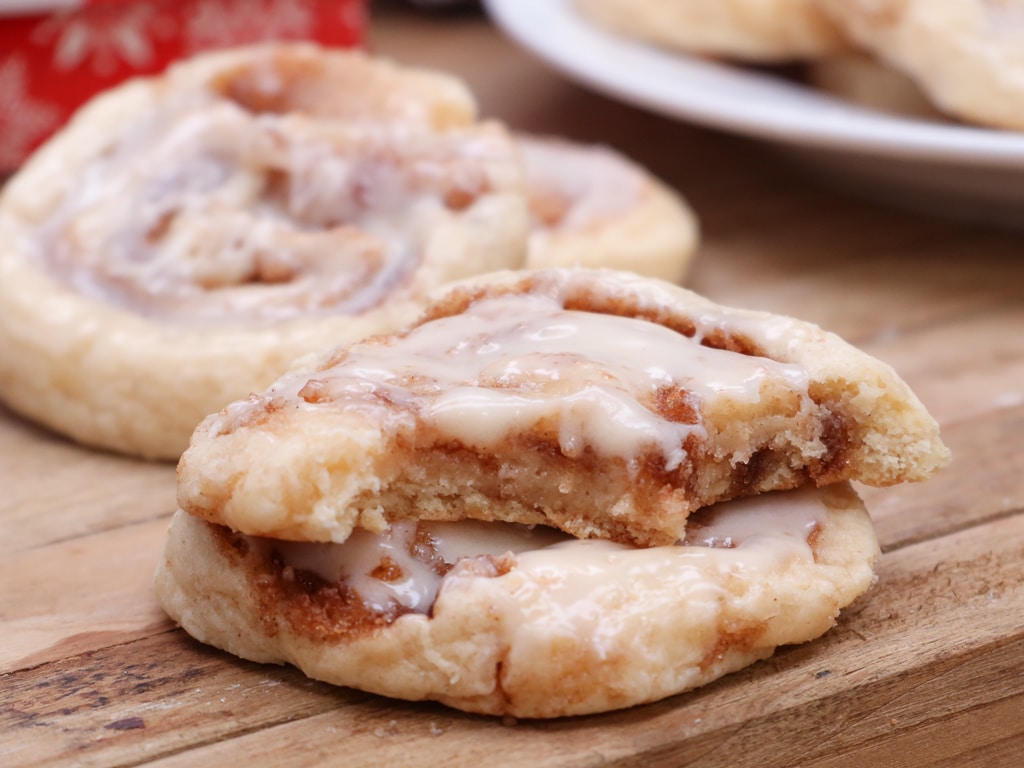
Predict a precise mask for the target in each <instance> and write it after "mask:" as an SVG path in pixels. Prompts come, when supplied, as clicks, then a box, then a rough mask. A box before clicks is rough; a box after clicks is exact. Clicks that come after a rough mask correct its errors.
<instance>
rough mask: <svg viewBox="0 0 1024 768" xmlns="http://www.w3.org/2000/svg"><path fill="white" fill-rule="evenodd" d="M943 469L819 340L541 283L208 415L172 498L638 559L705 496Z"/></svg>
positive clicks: (795, 329)
mask: <svg viewBox="0 0 1024 768" xmlns="http://www.w3.org/2000/svg"><path fill="white" fill-rule="evenodd" d="M947 460H948V451H947V449H946V448H945V446H943V444H942V442H941V440H940V438H939V432H938V427H937V425H936V423H935V421H934V420H933V419H932V418H931V416H930V415H929V414H928V413H927V411H926V410H925V408H924V407H923V406H922V405H921V403H920V402H919V401H918V400H917V398H916V397H915V396H914V395H913V393H912V392H911V391H910V389H909V388H908V387H907V385H906V384H905V383H904V382H903V381H902V380H900V379H899V378H898V377H897V376H896V374H895V373H894V372H893V371H892V369H891V368H890V367H888V366H886V365H884V364H883V363H881V362H879V361H877V360H875V359H873V358H871V357H869V356H868V355H866V354H864V353H863V352H860V351H859V350H857V349H855V348H854V347H852V346H850V345H849V344H847V343H845V342H843V341H842V340H841V339H839V338H838V337H836V336H834V335H832V334H829V333H826V332H825V331H822V330H821V329H820V328H818V327H817V326H814V325H811V324H809V323H805V322H801V321H798V320H795V319H793V318H788V317H783V316H776V315H770V314H766V313H759V312H752V311H744V310H739V309H734V308H728V307H724V306H721V305H718V304H715V303H713V302H711V301H708V300H707V299H704V298H702V297H700V296H698V295H696V294H694V293H692V292H690V291H687V290H685V289H683V288H680V287H678V286H674V285H671V284H669V283H666V282H663V281H659V280H654V279H650V278H642V277H639V276H637V275H635V274H632V273H624V272H614V271H609V270H598V271H592V270H586V269H579V268H577V269H562V270H557V269H556V270H539V271H526V272H506V273H497V274H492V275H485V276H480V277H478V278H472V279H470V280H468V281H465V282H462V283H459V284H457V285H456V286H455V287H453V288H451V289H450V290H447V291H445V292H443V293H442V295H441V296H439V297H438V298H437V300H436V301H434V302H433V303H432V304H431V305H430V306H429V307H428V309H427V310H426V312H425V314H424V315H423V316H422V317H421V318H420V319H419V321H418V322H417V323H416V324H414V325H413V326H411V327H410V328H408V329H406V330H404V331H402V332H399V333H395V334H390V335H382V336H378V337H376V338H373V339H370V340H367V341H365V342H361V343H357V344H354V345H351V346H348V347H344V348H341V349H339V350H337V351H336V352H334V353H332V354H330V355H328V356H327V357H326V358H325V359H322V360H320V361H319V362H317V363H315V364H312V365H311V366H310V367H308V368H300V369H296V370H294V371H292V372H290V373H289V374H286V375H285V376H284V377H282V378H281V379H280V380H278V381H277V382H276V383H275V384H274V385H273V386H272V387H271V388H270V389H269V390H268V391H266V392H264V393H262V394H259V395H255V394H254V395H251V396H250V397H249V398H248V399H246V400H241V401H237V402H235V403H232V404H231V405H229V406H228V407H227V408H225V409H224V410H222V411H221V412H219V413H217V414H212V415H211V416H209V417H208V418H207V419H205V420H204V421H203V423H202V424H201V425H200V426H199V427H198V428H197V430H196V432H195V434H194V436H193V438H192V443H191V445H190V447H189V449H188V450H187V451H186V452H185V453H184V454H183V455H182V458H181V461H180V463H179V465H178V477H179V485H178V503H179V505H180V506H181V508H182V509H183V510H185V511H186V512H188V513H190V514H192V515H194V516H196V517H200V518H204V519H206V520H208V521H209V522H211V523H215V524H218V525H224V526H227V527H229V528H231V529H233V530H235V531H239V532H241V533H245V534H250V535H254V536H269V537H274V538H279V539H296V540H309V541H336V542H340V541H345V540H346V539H347V538H348V537H349V536H350V535H351V534H352V532H353V530H355V529H357V528H361V529H366V530H371V531H375V532H381V531H383V530H385V529H386V528H387V526H388V525H389V524H392V523H395V522H400V521H405V520H420V521H426V520H433V521H451V520H461V519H467V518H471V519H478V520H486V521H498V522H510V523H519V524H527V525H534V524H538V525H546V526H550V527H553V528H557V529H559V530H562V531H565V532H566V533H568V534H570V535H572V536H574V537H577V538H589V537H599V538H606V539H612V540H616V541H620V542H624V543H629V544H637V545H644V546H646V545H662V544H671V543H673V542H675V541H677V540H679V539H681V538H682V537H683V536H684V534H685V531H686V521H687V516H688V515H689V514H690V513H691V512H693V511H694V510H696V509H698V508H700V507H703V506H706V505H709V504H713V503H715V502H718V501H723V500H728V499H730V498H734V497H738V496H746V495H751V494H755V493H760V492H764V491H771V490H784V489H790V488H794V487H797V486H800V485H803V484H807V483H813V484H818V485H824V484H828V483H834V482H840V481H844V480H857V481H860V482H864V483H868V484H871V485H889V484H892V483H897V482H902V481H907V480H920V479H923V478H925V477H927V476H928V475H930V474H931V473H932V472H933V471H934V470H935V469H937V468H938V467H941V466H943V465H944V464H945V463H946V461H947Z"/></svg>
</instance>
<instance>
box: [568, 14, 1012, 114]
mask: <svg viewBox="0 0 1024 768" xmlns="http://www.w3.org/2000/svg"><path fill="white" fill-rule="evenodd" d="M574 4H575V6H576V8H577V9H578V10H579V12H580V13H581V14H582V15H583V16H585V17H586V18H588V19H590V20H592V21H594V22H595V23H597V24H600V25H601V26H603V27H605V28H607V29H609V30H610V31H612V32H613V33H614V34H622V35H625V36H628V37H631V38H635V39H638V40H642V41H646V42H650V43H653V44H656V45H661V46H664V47H667V48H673V49H678V50H683V51H687V52H691V53H697V54H702V55H709V56H717V57H722V58H725V59H732V60H736V61H744V62H754V63H776V62H786V61H806V62H810V69H811V77H810V80H811V82H812V83H815V84H818V85H821V86H822V87H825V88H826V89H828V90H829V91H830V92H832V93H834V94H836V95H839V96H843V97H846V98H850V99H854V100H857V101H860V102H862V103H864V104H866V105H868V106H875V107H878V106H881V107H883V108H886V109H891V110H893V111H896V112H900V113H903V114H913V115H914V116H917V117H921V116H925V117H927V116H930V115H929V111H928V110H926V109H921V108H920V106H919V105H920V103H921V102H922V101H923V100H924V99H927V101H928V102H929V103H930V104H931V105H932V106H933V107H934V108H935V109H936V110H938V111H939V112H941V113H943V114H944V115H948V116H950V117H952V118H956V119H960V120H964V121H967V122H972V123H977V124H980V125H985V126H991V127H994V128H1004V129H1010V130H1022V129H1024V108H1021V106H1020V105H1021V104H1022V103H1024V84H1022V79H1021V77H1020V72H1021V71H1022V69H1024V46H1021V44H1020V41H1021V36H1022V32H1024V4H1022V3H1020V2H1017V0H1005V1H1004V2H983V1H982V0H948V1H947V0H944V1H943V2H933V1H931V0H726V1H723V2H719V1H718V0H648V1H647V2H641V3H628V2H625V0H574ZM858 52H859V53H858ZM851 56H859V57H861V58H862V59H864V60H865V61H871V62H873V64H874V65H873V66H869V65H868V64H867V63H864V61H861V62H859V63H855V64H852V63H850V62H849V61H848V59H849V57H851ZM837 60H838V63H837ZM837 67H838V68H839V70H840V72H839V73H838V74H836V73H833V69H835V68H837ZM888 70H891V71H892V72H895V73H898V75H899V76H900V77H902V78H905V79H906V84H905V85H901V86H899V90H895V89H894V88H893V86H892V81H893V79H894V75H893V74H892V72H889V71H888ZM907 86H909V87H907ZM877 90H881V91H883V92H884V94H885V96H884V98H883V100H881V101H879V99H878V98H877V97H876V96H875V95H874V92H875V91H877ZM897 95H899V97H898V98H897V99H895V100H894V96H897ZM922 97H923V98H922Z"/></svg>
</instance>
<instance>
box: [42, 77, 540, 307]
mask: <svg viewBox="0 0 1024 768" xmlns="http://www.w3.org/2000/svg"><path fill="white" fill-rule="evenodd" d="M118 131H119V132H118ZM520 183H521V179H520V169H519V168H518V166H517V164H516V162H515V156H514V154H513V152H512V147H511V144H510V142H509V141H508V139H507V137H506V136H505V134H504V133H503V132H502V131H500V130H497V129H492V128H491V127H488V126H482V125H481V126H473V127H472V128H467V129H453V130H449V131H444V132H439V131H435V130H433V129H431V128H429V127H428V126H425V125H422V124H420V123H417V122H408V123H400V122H397V121H394V120H382V119H380V118H379V117H378V118H376V119H374V117H373V115H370V117H369V118H363V119H362V120H358V119H355V118H353V117H352V116H347V119H346V120H343V121H342V120H338V119H331V118H330V116H325V115H320V116H310V115H304V114H294V113H284V114H272V113H259V114H257V113H251V112H248V111H247V110H245V109H243V108H242V107H240V106H239V105H238V104H236V103H234V102H232V101H230V100H227V99H225V98H223V97H222V96H221V95H220V94H218V93H216V92H215V91H214V90H211V89H204V88H199V87H194V88H193V89H192V90H185V91H183V92H180V93H179V92H174V91H166V92H165V93H164V96H163V99H162V100H160V101H159V102H157V103H155V104H154V105H153V108H152V111H151V113H150V114H147V115H139V116H138V118H137V119H136V120H134V121H126V123H125V124H124V125H119V126H116V130H112V132H111V139H110V145H109V147H108V148H107V151H105V152H103V153H99V154H98V156H96V157H95V158H92V160H91V162H90V163H89V164H88V165H86V166H85V167H84V168H83V169H82V171H81V172H80V173H77V174H75V176H74V177H73V178H72V179H71V180H69V181H68V183H67V185H66V187H67V191H66V193H65V194H64V195H63V197H62V201H61V204H60V206H58V207H57V209H56V210H55V212H54V213H53V214H52V216H51V217H50V219H49V220H48V221H47V222H46V223H45V224H44V226H43V227H41V228H40V231H39V233H38V234H37V235H34V252H35V253H36V255H37V256H36V258H37V259H38V260H39V261H40V262H41V263H42V264H44V265H46V266H48V267H49V268H50V270H51V271H52V272H53V273H54V274H55V275H57V276H58V277H59V278H60V279H62V280H66V281H67V282H69V283H70V284H71V285H72V286H73V287H74V288H75V290H77V291H79V292H81V293H83V294H85V295H88V296H92V297H96V298H99V299H101V300H104V301H114V302H117V303H120V304H122V305H123V306H126V307H128V308H130V309H132V310H133V311H136V312H139V313H140V314H146V315H151V316H158V317H161V318H164V319H168V320H173V321H175V322H180V323H194V322H202V321H207V320H212V319H215V320H217V321H219V322H223V321H227V322H232V321H237V322H249V321H252V320H264V321H268V322H278V321H284V320H289V319H292V318H294V317H300V316H308V315H316V314H318V313H320V314H355V313H358V312H361V311H363V310H364V309H366V308H368V307H372V306H375V305H377V304H378V303H379V302H380V301H381V300H382V299H384V298H386V297H388V296H390V295H393V294H392V293H391V292H392V291H394V290H395V289H396V287H400V286H401V285H402V284H403V282H404V281H405V280H406V279H407V277H408V275H409V274H410V273H411V272H412V271H414V270H415V269H416V267H417V266H418V265H419V264H420V262H421V261H422V259H423V256H424V252H425V248H426V247H427V241H428V238H429V237H431V236H433V234H434V233H436V232H437V231H438V228H439V227H441V226H443V225H444V224H445V222H447V221H449V220H450V219H451V218H452V217H453V216H454V215H457V211H453V209H452V208H451V206H450V199H449V198H450V197H451V196H452V195H455V196H457V197H459V198H460V199H462V201H463V203H464V204H465V205H469V204H471V203H472V202H473V201H475V200H476V199H477V198H478V197H479V196H482V195H484V194H487V193H489V192H491V191H498V192H500V191H501V190H510V189H516V190H518V189H519V185H520ZM463 203H460V205H461V204H463ZM456 207H458V206H456Z"/></svg>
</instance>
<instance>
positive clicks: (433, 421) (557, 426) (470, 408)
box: [211, 294, 807, 470]
mask: <svg viewBox="0 0 1024 768" xmlns="http://www.w3.org/2000/svg"><path fill="white" fill-rule="evenodd" d="M314 378H315V380H316V381H317V382H318V385H317V386H318V387H320V388H321V389H322V390H323V391H325V392H326V393H327V394H328V396H329V398H330V400H331V401H333V403H335V404H336V405H341V407H348V406H349V405H353V406H356V407H358V408H359V409H363V410H365V411H367V412H369V413H372V414H373V418H374V420H375V421H378V422H380V423H382V424H386V425H391V426H396V425H398V423H399V420H404V421H405V423H406V424H408V423H409V422H408V418H409V413H413V414H415V415H416V417H417V418H419V419H422V420H424V422H425V423H426V424H427V426H428V427H429V428H430V429H431V430H432V431H434V432H436V433H437V434H438V435H439V438H440V439H441V440H457V441H459V442H460V443H462V444H463V445H465V446H468V447H471V448H474V449H483V450H487V449H494V448H495V447H498V446H501V445H502V444H503V443H504V442H505V441H507V440H508V439H509V437H510V436H515V435H517V434H522V433H524V432H529V431H531V430H537V429H542V430H544V429H546V430H548V431H549V432H550V433H551V435H552V437H554V438H557V440H558V442H559V446H560V448H561V451H562V453H563V454H564V455H566V456H569V457H575V456H579V455H580V454H581V453H582V452H583V451H584V450H585V449H589V450H591V451H593V452H594V453H595V454H596V455H597V456H598V457H602V458H608V457H618V458H622V459H624V460H625V461H626V462H627V464H629V465H631V466H634V465H635V462H636V461H638V460H639V459H640V457H641V456H642V455H644V454H645V452H649V451H651V450H652V449H653V450H656V451H657V452H658V453H659V455H660V456H661V457H663V461H664V466H665V468H666V469H667V470H673V469H675V468H676V467H678V466H679V465H680V464H681V463H682V462H683V461H684V460H685V459H686V452H685V449H684V443H685V441H686V439H687V438H688V437H689V436H691V435H696V436H697V437H698V438H703V437H705V436H706V434H705V429H704V426H703V424H702V423H701V421H700V416H699V413H698V414H697V415H696V416H695V421H694V423H678V422H673V421H670V420H668V419H666V418H664V417H663V416H660V415H658V414H657V413H655V412H654V411H653V410H652V409H651V407H650V406H651V405H652V403H653V402H654V400H655V398H656V396H657V393H658V392H659V390H660V389H662V388H670V389H673V390H676V389H678V390H682V391H684V392H686V393H688V394H687V397H689V398H690V399H691V400H692V404H693V405H694V406H698V407H697V408H696V410H698V411H699V404H700V402H701V401H703V400H706V399H709V398H712V397H715V398H718V399H720V400H730V401H733V402H741V403H756V402H758V401H759V399H760V397H761V388H762V386H763V385H764V384H765V383H766V382H768V381H773V382H779V381H781V382H783V384H784V386H786V387H787V388H788V389H790V390H792V391H795V392H798V393H800V394H801V395H802V396H806V393H807V373H806V371H804V370H803V369H802V368H800V367H798V366H795V365H787V364H783V363H778V362H776V361H773V360H770V359H767V358H762V357H754V356H749V355H741V354H736V353H733V352H728V351H724V350H719V349H714V348H710V347H705V346H703V345H701V344H700V343H699V342H698V341H697V340H695V339H690V338H687V337H685V336H683V335H681V334H679V333H676V332H674V331H672V330H670V329H668V328H666V327H664V326H661V325H659V324H657V323H651V322H647V321H644V320H639V319H635V318H626V317H618V316H613V315H604V314H598V313H591V312H582V311H574V310H572V311H571V310H565V309H563V308H562V307H561V304H560V303H559V301H558V300H557V299H555V298H552V297H548V296H543V295H534V294H526V295H514V296H504V297H497V298H490V299H485V300H481V301H478V302H476V303H475V304H473V305H472V306H470V307H469V308H468V309H467V310H466V311H465V312H463V313H462V314H459V315H455V316H451V317H445V318H440V319H438V320H434V321H432V322H429V323H425V324H423V325H421V326H418V327H417V328H415V329H414V330H412V331H411V332H410V333H409V334H408V335H406V336H403V337H401V338H398V339H396V340H393V341H392V342H390V343H388V344H369V345H358V346H356V347H353V348H351V350H350V351H349V353H348V355H347V357H346V358H345V359H344V360H343V361H341V362H340V363H339V364H338V365H336V366H334V367H332V368H329V369H327V370H325V371H321V372H318V373H317V374H315V377H314ZM308 380H309V377H308V376H298V377H292V378H291V379H286V380H284V381H283V382H282V383H279V385H277V386H275V388H274V389H273V390H272V391H271V396H278V397H284V398H293V399H294V398H297V399H298V400H299V403H300V405H301V406H302V407H307V408H315V407H317V405H316V404H310V403H305V402H303V400H302V398H301V397H300V396H299V395H298V393H299V392H301V391H302V388H303V387H304V386H305V385H306V383H307V381H308ZM247 407H249V405H248V404H245V403H243V404H239V405H238V406H236V407H235V408H234V409H229V410H228V413H227V414H226V415H225V416H222V417H221V418H220V421H219V422H218V423H217V424H215V425H214V426H213V429H212V430H211V431H212V432H213V433H214V434H216V433H217V432H219V431H221V430H222V429H225V428H227V427H228V426H229V425H230V423H231V422H232V421H233V420H234V419H236V418H238V417H239V416H240V415H241V413H236V411H240V410H241V409H245V408H247Z"/></svg>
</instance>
